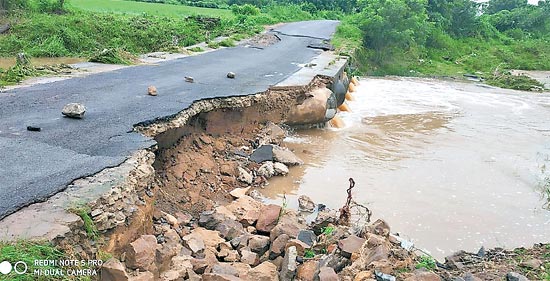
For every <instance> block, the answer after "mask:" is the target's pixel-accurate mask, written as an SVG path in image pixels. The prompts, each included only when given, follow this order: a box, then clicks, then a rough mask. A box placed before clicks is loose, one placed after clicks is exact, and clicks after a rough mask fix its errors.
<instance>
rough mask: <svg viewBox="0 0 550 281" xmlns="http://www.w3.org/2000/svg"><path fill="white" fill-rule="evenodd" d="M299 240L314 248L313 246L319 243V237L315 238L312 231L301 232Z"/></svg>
mask: <svg viewBox="0 0 550 281" xmlns="http://www.w3.org/2000/svg"><path fill="white" fill-rule="evenodd" d="M298 240H300V241H302V242H304V243H306V244H307V245H309V246H310V247H313V245H314V244H315V243H316V242H317V236H315V233H314V232H313V231H312V230H300V232H299V233H298Z"/></svg>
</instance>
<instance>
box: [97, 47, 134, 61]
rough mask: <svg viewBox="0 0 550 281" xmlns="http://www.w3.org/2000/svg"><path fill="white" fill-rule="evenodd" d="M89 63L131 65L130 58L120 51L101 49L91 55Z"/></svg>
mask: <svg viewBox="0 0 550 281" xmlns="http://www.w3.org/2000/svg"><path fill="white" fill-rule="evenodd" d="M89 61H91V62H99V63H107V64H131V63H132V56H131V55H130V54H128V53H126V52H124V51H121V50H120V49H103V50H101V51H99V52H96V53H95V54H93V55H92V56H91V57H90V59H89Z"/></svg>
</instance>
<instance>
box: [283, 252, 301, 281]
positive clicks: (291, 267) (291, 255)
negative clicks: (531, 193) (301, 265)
mask: <svg viewBox="0 0 550 281" xmlns="http://www.w3.org/2000/svg"><path fill="white" fill-rule="evenodd" d="M297 257H298V252H297V251H296V247H294V246H292V247H289V248H288V249H287V251H286V254H285V257H284V259H283V264H282V265H281V271H280V273H279V278H280V279H281V280H293V279H294V276H296V270H297V269H298V264H297V262H296V258H297Z"/></svg>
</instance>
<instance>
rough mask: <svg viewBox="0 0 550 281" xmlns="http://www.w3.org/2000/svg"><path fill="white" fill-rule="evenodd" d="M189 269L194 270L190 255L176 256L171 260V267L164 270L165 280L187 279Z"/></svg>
mask: <svg viewBox="0 0 550 281" xmlns="http://www.w3.org/2000/svg"><path fill="white" fill-rule="evenodd" d="M189 271H193V265H192V264H191V257H190V256H175V257H172V259H171V260H170V268H169V270H168V271H165V272H163V274H162V276H161V277H162V279H163V280H178V279H185V278H186V277H188V275H189Z"/></svg>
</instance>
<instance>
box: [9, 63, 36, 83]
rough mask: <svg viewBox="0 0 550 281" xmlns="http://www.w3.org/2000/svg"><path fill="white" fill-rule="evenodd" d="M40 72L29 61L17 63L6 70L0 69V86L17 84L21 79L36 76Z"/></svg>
mask: <svg viewBox="0 0 550 281" xmlns="http://www.w3.org/2000/svg"><path fill="white" fill-rule="evenodd" d="M39 74H40V73H39V72H38V71H37V70H36V69H34V67H33V66H32V65H30V63H20V62H19V61H17V63H16V64H15V65H14V66H12V67H10V68H8V69H7V70H2V69H0V86H6V85H12V84H17V83H19V82H21V81H23V79H25V78H27V77H31V76H38V75H39Z"/></svg>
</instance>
